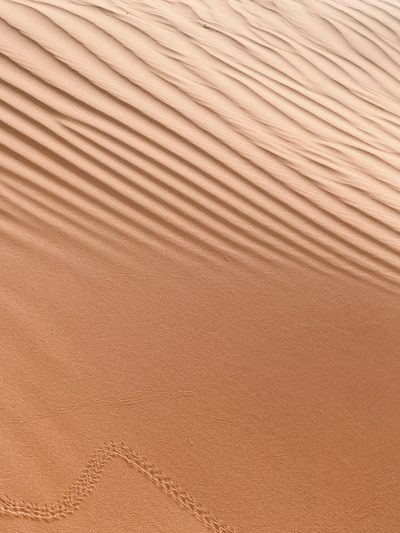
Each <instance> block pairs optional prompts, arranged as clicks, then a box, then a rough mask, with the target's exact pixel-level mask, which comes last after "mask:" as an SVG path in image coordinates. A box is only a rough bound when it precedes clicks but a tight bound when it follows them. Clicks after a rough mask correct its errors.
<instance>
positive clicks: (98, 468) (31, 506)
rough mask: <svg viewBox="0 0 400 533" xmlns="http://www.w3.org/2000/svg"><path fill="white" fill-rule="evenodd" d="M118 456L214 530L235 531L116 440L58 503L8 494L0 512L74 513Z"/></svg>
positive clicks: (38, 516)
mask: <svg viewBox="0 0 400 533" xmlns="http://www.w3.org/2000/svg"><path fill="white" fill-rule="evenodd" d="M115 457H120V458H121V459H123V460H124V461H125V463H126V464H127V465H128V466H130V467H134V468H136V470H138V471H139V472H140V473H142V474H144V475H145V476H146V477H147V478H148V479H150V480H151V481H152V482H153V483H154V484H155V485H157V486H158V487H159V488H160V489H161V490H162V491H163V492H165V493H166V494H167V495H168V496H169V497H170V498H172V499H173V500H174V501H175V502H177V503H178V504H179V505H181V506H182V507H183V508H185V509H186V510H188V511H189V512H190V513H191V514H192V515H194V516H195V517H196V518H197V519H198V520H199V521H200V522H202V523H203V524H204V525H206V526H207V527H208V528H209V529H210V530H211V531H213V532H214V533H235V530H234V529H233V528H232V527H230V526H227V525H226V524H224V523H222V522H221V521H220V520H219V519H217V518H215V517H214V516H213V515H212V514H211V513H210V512H209V511H207V510H206V509H205V508H204V507H203V506H202V505H200V504H199V503H197V502H196V501H195V500H194V499H193V498H192V497H191V496H190V495H189V494H187V493H186V492H185V491H183V490H182V489H181V488H180V487H179V485H177V484H176V483H175V482H173V481H172V480H171V479H170V478H168V477H167V476H165V475H164V474H163V473H162V472H160V470H158V469H157V468H156V467H155V466H153V465H151V464H150V463H148V462H147V461H146V460H144V459H143V458H141V457H140V456H139V455H138V454H137V453H136V452H134V451H132V450H131V449H130V448H128V447H127V446H125V445H124V444H123V443H115V442H114V441H109V442H107V443H105V444H103V446H101V447H100V448H98V449H97V450H96V452H94V454H93V455H92V457H91V458H90V460H89V462H88V463H87V465H86V466H85V468H84V469H83V470H82V473H81V475H80V476H79V478H78V479H77V480H76V481H75V482H74V483H73V484H72V485H71V486H70V487H69V488H68V489H67V490H66V491H65V493H64V495H63V496H62V497H61V498H60V499H59V500H57V501H56V502H55V503H46V504H37V503H33V502H25V501H16V500H13V499H11V498H10V497H8V496H0V515H2V516H8V517H14V518H27V519H30V520H45V521H49V522H50V521H53V520H58V519H60V518H64V517H66V516H67V515H69V514H73V513H74V512H75V511H77V510H78V509H79V507H80V504H81V501H82V500H83V498H84V497H85V496H88V495H89V494H91V493H92V492H93V490H94V488H95V486H96V484H97V483H98V481H99V480H100V477H101V475H102V473H103V471H104V469H105V467H106V466H107V464H108V463H109V462H110V461H111V460H112V459H114V458H115Z"/></svg>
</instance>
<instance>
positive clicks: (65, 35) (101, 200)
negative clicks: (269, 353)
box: [1, 0, 400, 288]
mask: <svg viewBox="0 0 400 533" xmlns="http://www.w3.org/2000/svg"><path fill="white" fill-rule="evenodd" d="M398 13H399V8H398V7H396V4H395V3H390V2H382V1H381V0H376V1H372V2H369V1H368V2H358V1H357V2H354V1H353V0H349V1H339V2H331V1H304V2H303V1H287V0H284V1H280V2H273V1H268V2H254V1H237V0H232V1H231V2H228V1H226V0H219V1H217V2H214V1H213V2H211V1H210V2H204V1H203V0H201V1H197V0H193V1H191V2H186V3H185V2H170V1H167V0H157V1H156V2H145V1H139V2H131V1H129V2H121V1H118V2H98V3H96V2H69V1H66V0H62V1H55V2H48V1H45V2H37V1H20V0H18V1H14V0H13V1H7V0H2V2H1V17H2V24H1V32H2V45H1V48H2V57H1V69H2V73H3V79H4V81H3V83H2V89H1V104H2V108H1V112H2V117H3V119H4V122H5V125H4V127H3V128H2V141H1V142H2V150H3V157H2V169H3V173H4V178H3V191H4V192H3V194H4V195H5V197H6V199H7V200H8V201H9V202H11V204H12V205H16V207H18V208H19V209H25V210H27V211H28V213H29V214H30V216H35V217H39V218H40V219H43V217H45V218H46V220H49V221H50V220H51V223H52V224H54V225H56V224H57V225H58V227H60V226H61V230H62V231H69V232H71V231H74V233H75V234H76V237H78V236H79V237H80V238H86V239H87V238H89V235H90V236H91V238H92V239H95V240H96V241H98V240H99V239H102V240H104V239H107V241H106V242H107V243H109V244H108V245H109V246H118V245H119V246H121V244H122V243H123V242H126V239H129V238H132V230H134V233H135V238H136V239H139V240H143V241H145V242H146V243H149V244H151V245H153V246H155V245H156V244H158V245H159V244H160V241H162V243H163V245H164V246H168V247H171V248H176V247H179V249H182V248H183V250H184V251H186V252H190V253H193V254H198V255H200V256H203V257H204V256H206V257H207V258H208V259H210V258H216V257H221V251H220V250H221V248H223V249H224V251H225V253H224V255H227V256H230V255H234V256H235V258H237V259H238V260H239V259H240V260H241V261H249V260H250V259H257V260H260V261H269V262H270V261H278V260H280V261H283V260H284V261H286V260H290V261H294V262H296V263H301V264H305V265H309V266H312V267H313V268H317V269H322V270H325V271H329V272H332V271H333V272H337V271H340V272H346V273H349V274H353V275H357V276H359V275H362V276H363V277H365V278H366V279H368V280H370V281H371V282H374V283H378V284H379V285H384V286H385V287H393V288H394V287H397V286H398V280H399V268H400V267H399V262H398V253H399V249H400V244H399V229H400V225H399V217H398V216H395V215H398V206H399V198H400V189H399V185H398V171H399V154H398V135H399V130H398V127H399V122H398V121H399V116H398V97H399V81H400V80H399V73H398V65H399V49H398V42H397V34H396V29H397V30H398V26H397V15H398ZM115 241H116V244H114V243H115ZM104 245H105V244H103V246H104Z"/></svg>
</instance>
